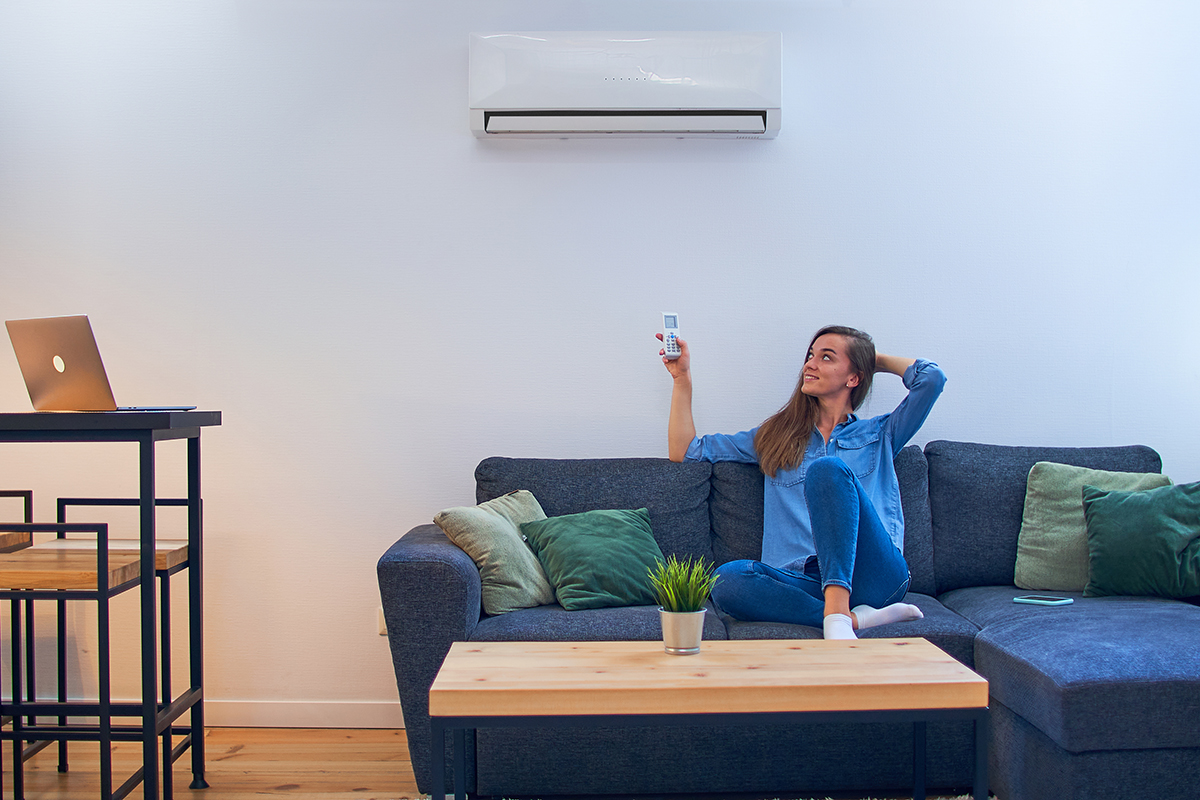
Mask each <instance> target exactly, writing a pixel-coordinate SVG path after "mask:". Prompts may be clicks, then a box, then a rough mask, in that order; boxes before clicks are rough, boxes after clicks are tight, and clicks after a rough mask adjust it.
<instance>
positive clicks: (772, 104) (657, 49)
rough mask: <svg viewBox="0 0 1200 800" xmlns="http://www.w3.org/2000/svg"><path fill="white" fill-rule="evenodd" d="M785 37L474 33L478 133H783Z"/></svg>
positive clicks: (472, 79) (756, 136)
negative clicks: (781, 114) (781, 128)
mask: <svg viewBox="0 0 1200 800" xmlns="http://www.w3.org/2000/svg"><path fill="white" fill-rule="evenodd" d="M780 42H781V40H780V35H779V34H778V33H711V32H693V31H688V32H677V33H611V32H570V33H563V32H559V33H538V32H528V33H472V34H471V53H470V58H471V64H470V109H471V130H472V131H473V132H474V133H475V135H476V136H478V137H480V138H487V137H509V138H539V137H540V138H563V137H580V136H584V137H601V136H671V137H685V136H704V137H717V138H720V137H725V138H739V139H741V138H747V139H771V138H774V137H775V136H776V135H777V134H778V133H779V113H780V94H781V91H780V73H781V68H780V50H781V46H780Z"/></svg>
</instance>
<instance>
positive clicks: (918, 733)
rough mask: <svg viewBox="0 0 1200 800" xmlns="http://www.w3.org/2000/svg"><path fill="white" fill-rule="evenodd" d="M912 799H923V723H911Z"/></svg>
mask: <svg viewBox="0 0 1200 800" xmlns="http://www.w3.org/2000/svg"><path fill="white" fill-rule="evenodd" d="M913 800H925V723H924V722H914V723H913Z"/></svg>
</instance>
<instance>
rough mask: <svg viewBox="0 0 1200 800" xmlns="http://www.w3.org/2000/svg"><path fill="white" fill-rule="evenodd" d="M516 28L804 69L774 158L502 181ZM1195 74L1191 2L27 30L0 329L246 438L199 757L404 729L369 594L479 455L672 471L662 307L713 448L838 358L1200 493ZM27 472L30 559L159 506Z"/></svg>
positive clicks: (254, 12)
mask: <svg viewBox="0 0 1200 800" xmlns="http://www.w3.org/2000/svg"><path fill="white" fill-rule="evenodd" d="M489 29H490V30H522V29H524V30H530V29H534V30H536V29H542V30H573V29H595V30H621V29H627V30H638V29H642V30H663V29H666V30H671V29H674V30H688V29H693V30H696V29H700V30H703V29H714V30H733V29H744V30H780V31H782V32H783V41H784V50H785V52H784V71H785V75H784V87H785V88H784V112H783V130H782V133H781V134H780V136H779V138H778V139H777V140H775V141H766V142H756V141H700V140H685V141H676V140H667V141H652V140H644V141H589V140H572V141H538V142H479V141H477V140H475V139H474V138H473V137H472V136H471V134H470V132H469V130H468V125H467V112H466V76H467V51H466V45H467V33H468V32H470V31H473V30H489ZM1198 40H1200V8H1198V7H1197V6H1196V5H1195V4H1194V3H1191V2H1188V1H1187V0H1179V2H1140V1H1138V0H1124V1H1123V2H1117V1H1115V0H1110V2H1099V1H1098V2H1087V3H1084V2H1080V1H1079V0H1004V1H1003V2H1000V1H999V0H996V1H994V2H974V3H960V2H951V1H950V0H945V1H943V2H936V1H935V0H888V1H887V2H884V1H882V0H880V2H846V3H841V2H816V1H815V0H814V1H812V2H803V1H802V0H773V1H768V0H762V1H761V2H758V1H755V0H742V1H740V2H739V1H737V0H724V1H723V2H716V1H715V0H714V1H711V2H706V1H703V0H695V1H692V2H685V1H684V0H613V1H612V2H598V1H589V2H584V1H582V0H580V1H575V2H571V1H568V0H504V1H503V2H501V1H500V0H488V1H487V2H483V1H476V2H464V1H462V0H455V1H453V2H450V1H447V2H422V3H417V2H403V1H402V0H394V1H393V2H384V1H383V0H376V1H369V0H337V1H336V2H334V1H333V0H329V1H328V2H282V0H280V1H278V2H270V1H269V0H243V1H241V2H217V1H216V0H210V1H208V2H180V3H159V2H152V1H151V0H145V1H144V2H119V1H117V0H111V1H110V2H106V3H102V4H101V3H91V2H82V1H81V2H54V1H53V0H50V1H48V2H42V1H40V0H39V1H38V2H33V1H31V2H11V1H10V0H0V277H2V281H0V287H2V288H0V313H2V314H3V316H4V318H6V319H10V318H17V317H27V316H41V315H56V314H68V313H87V314H89V315H90V316H91V319H92V323H93V326H94V328H95V330H96V333H97V337H98V339H99V341H100V345H101V348H102V350H103V352H104V353H105V356H106V358H107V362H106V363H107V366H108V370H109V375H110V378H111V379H112V382H113V384H114V386H115V389H116V392H117V399H118V401H119V402H122V403H134V402H139V403H154V402H181V401H182V402H193V403H198V404H200V405H201V406H202V407H205V408H216V409H220V410H222V411H223V412H224V414H225V424H224V425H223V426H222V427H221V428H219V429H216V430H210V431H208V432H206V433H205V436H204V456H205V487H204V488H205V496H206V503H207V505H206V522H207V528H206V532H207V537H208V538H207V542H208V550H207V553H208V559H207V567H208V572H207V581H206V587H207V614H208V629H207V643H208V664H209V671H208V686H207V696H208V698H209V701H210V703H211V705H210V717H211V719H212V721H213V722H216V723H218V724H222V723H226V724H233V723H237V724H248V723H249V724H331V725H339V724H345V725H371V724H379V725H384V724H392V723H395V722H396V721H397V720H398V719H399V717H398V714H397V713H396V708H395V702H394V701H395V697H396V687H395V683H394V679H393V675H392V672H391V664H390V660H389V656H388V653H387V648H386V640H385V639H383V638H381V637H379V636H378V635H376V631H375V626H376V608H377V607H378V605H379V598H378V591H377V588H376V583H375V575H374V567H375V561H376V559H377V558H378V556H379V555H380V554H381V553H382V552H383V551H384V550H385V549H386V548H387V547H388V546H389V545H390V544H391V543H392V542H393V541H394V540H395V539H396V538H397V537H398V536H400V535H401V534H402V533H403V532H404V531H406V530H408V529H409V528H410V527H412V526H414V525H417V524H421V523H425V522H427V521H429V520H430V519H431V517H432V516H433V514H434V513H435V512H436V511H438V510H439V509H441V508H443V507H445V506H450V505H458V504H466V503H471V502H473V482H472V469H473V467H474V465H475V464H476V463H477V462H478V461H479V460H480V459H482V458H484V457H486V456H489V455H497V454H500V455H513V456H554V457H583V456H658V455H662V454H663V453H664V449H665V444H664V440H665V424H666V411H667V401H668V397H669V390H670V386H669V381H668V379H667V377H666V375H665V373H664V372H663V370H662V367H661V365H660V364H659V363H658V359H657V357H656V352H657V343H656V342H655V341H654V340H653V339H652V336H653V334H654V332H655V331H656V330H657V325H658V322H659V319H658V313H659V312H660V311H661V310H663V309H664V308H673V309H676V310H678V311H679V312H680V314H681V316H682V323H683V326H684V334H685V336H686V338H688V339H689V340H690V342H691V344H692V346H693V348H694V351H695V376H696V413H697V418H698V422H699V425H700V426H701V428H703V429H704V430H728V431H732V430H737V429H741V428H745V427H749V426H751V425H754V424H756V423H757V422H758V421H760V420H761V419H762V418H763V417H765V416H766V415H768V414H769V413H771V412H772V411H773V410H775V408H777V407H778V406H779V405H780V404H781V403H782V402H783V401H784V400H785V399H786V397H787V395H788V394H789V392H790V389H791V386H792V384H793V381H794V379H795V374H796V372H797V371H798V369H799V365H800V360H801V356H802V350H803V348H804V346H805V345H806V343H807V337H808V336H809V335H810V334H811V332H812V331H813V330H815V329H816V328H817V327H818V326H820V325H822V324H825V323H830V322H838V323H844V324H851V325H855V326H858V327H862V328H864V329H866V330H868V331H871V332H872V333H873V334H874V335H875V337H876V340H877V342H878V344H879V347H880V349H881V350H883V351H885V352H895V353H898V354H901V355H909V356H915V355H921V356H925V357H929V358H933V359H935V360H937V361H938V362H940V363H941V364H942V366H943V367H944V368H945V369H946V371H947V372H948V373H949V376H950V382H949V384H948V386H947V390H946V393H945V395H944V396H943V398H942V400H941V401H939V404H938V406H937V408H936V409H935V410H934V412H933V415H932V417H931V418H930V420H929V422H928V423H927V424H926V426H925V428H924V429H923V430H922V432H921V434H920V440H919V441H920V442H924V441H927V440H929V439H933V438H952V439H964V440H973V441H982V442H998V443H1014V444H1016V443H1021V444H1046V445H1104V444H1126V443H1133V442H1142V443H1146V444H1149V445H1151V446H1153V447H1155V448H1157V449H1158V450H1159V452H1161V453H1162V455H1163V459H1164V465H1165V470H1166V471H1167V472H1168V473H1169V474H1170V475H1172V476H1173V477H1174V478H1175V479H1176V480H1177V481H1181V482H1182V481H1194V480H1197V479H1200V447H1198V445H1200V441H1198V438H1200V437H1198V435H1197V433H1196V427H1195V425H1194V424H1193V420H1194V418H1195V415H1196V411H1197V403H1198V401H1197V397H1198V396H1200V369H1198V368H1197V366H1196V357H1195V350H1196V343H1197V342H1198V341H1200V322H1198V321H1197V320H1198V318H1200V317H1198V315H1197V314H1196V311H1195V309H1196V304H1197V300H1198V299H1200V278H1198V275H1200V270H1198V268H1197V267H1198V266H1200V225H1198V224H1197V222H1198V220H1200V155H1198V153H1200V150H1198V149H1197V147H1196V142H1197V141H1198V140H1200V82H1198V81H1197V80H1196V76H1197V75H1200V49H1198V48H1197V47H1196V45H1195V43H1196V42H1197V41H1198ZM568 326H569V328H568ZM568 331H569V333H570V336H569V338H567V340H566V341H564V333H566V332H568ZM898 389H899V386H898V381H895V380H881V381H880V383H879V385H878V388H877V390H876V395H875V397H874V399H873V401H872V403H871V406H870V410H873V411H875V412H876V413H878V412H882V411H884V410H887V409H888V408H890V406H891V405H892V404H894V403H895V402H896V400H897V398H898V397H899V393H898ZM28 408H29V403H28V399H27V396H26V395H25V391H24V386H23V384H22V382H21V378H20V374H19V372H18V370H17V366H16V362H15V359H13V358H12V357H11V356H9V357H0V409H4V410H12V411H20V410H26V409H28ZM165 452H166V453H169V452H170V451H169V450H168V451H165ZM3 454H4V455H3V456H2V457H0V486H4V487H24V486H30V487H32V488H34V489H35V490H36V491H37V492H38V496H39V506H38V514H39V517H41V518H43V519H48V518H50V517H51V516H52V514H53V502H52V498H53V497H55V496H57V495H60V494H74V493H99V492H105V491H113V492H126V493H128V492H132V491H133V490H134V483H133V469H132V467H133V464H134V461H133V455H132V452H131V451H129V450H127V449H126V450H121V449H120V448H119V447H113V448H110V449H108V450H105V449H103V448H92V449H88V448H84V447H82V446H60V447H56V448H51V447H32V446H30V447H17V446H11V445H10V446H5V448H4V449H3ZM109 465H112V466H111V467H110V466H109ZM164 469H165V468H164ZM179 480H180V479H179V471H178V470H177V469H173V470H166V471H164V476H163V481H164V483H166V484H167V485H168V487H169V486H178V485H179ZM127 527H128V528H129V532H130V533H132V525H129V526H127ZM164 527H168V526H166V525H165V524H164ZM130 605H131V606H132V605H134V604H133V603H132V602H130ZM77 628H78V630H77V633H78V635H79V636H80V637H81V639H80V641H81V645H80V646H81V647H84V648H86V645H87V632H86V628H85V626H84V625H83V621H82V618H80V620H79V624H78V625H77ZM123 630H126V631H127V632H128V631H132V621H131V618H129V617H127V618H126V623H125V628H124V629H123ZM77 655H78V658H80V659H81V666H80V669H84V668H85V667H86V662H87V658H89V657H90V656H88V654H87V653H82V654H77ZM133 655H134V654H132V653H126V654H125V657H124V658H125V660H124V661H123V662H122V664H123V667H122V670H121V673H122V689H121V690H122V691H124V692H126V693H127V694H129V695H134V694H136V692H137V682H136V680H135V679H134V675H133V666H132V665H133V664H135V663H136V662H135V661H134V658H133ZM84 671H86V670H84ZM317 701H320V702H317Z"/></svg>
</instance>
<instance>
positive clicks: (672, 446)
mask: <svg viewBox="0 0 1200 800" xmlns="http://www.w3.org/2000/svg"><path fill="white" fill-rule="evenodd" d="M659 338H660V339H661V338H662V335H661V334H659ZM679 346H680V350H681V351H682V352H681V354H680V356H679V358H678V359H676V360H674V361H671V360H668V359H667V358H666V357H665V355H664V358H663V363H664V364H665V365H666V367H667V371H668V372H669V373H670V374H671V377H672V378H673V379H674V382H675V385H674V389H673V390H672V393H671V416H670V422H669V423H668V430H667V435H668V440H669V450H670V458H671V460H672V461H740V462H744V463H750V464H758V465H759V467H760V468H761V469H762V471H763V474H764V475H765V476H766V478H765V481H766V482H765V484H764V508H763V512H764V513H763V545H762V561H731V562H729V563H728V564H723V565H721V566H720V567H718V568H717V574H718V575H719V576H720V577H719V580H718V581H717V584H716V586H715V587H714V588H713V601H714V602H715V603H716V604H717V606H718V607H719V608H720V609H721V610H722V611H723V612H724V613H726V614H728V615H730V616H732V617H734V618H736V619H741V620H762V621H769V622H791V623H799V624H802V625H813V626H816V627H822V628H823V629H824V632H825V638H826V639H854V638H857V637H856V635H855V633H854V631H855V630H861V629H864V628H870V627H874V626H876V625H883V624H887V623H890V622H901V621H905V620H911V619H919V618H920V617H921V616H922V615H921V611H920V609H918V608H917V607H916V606H914V605H909V604H907V603H904V602H901V601H902V600H903V599H904V595H905V593H906V592H907V591H908V583H909V577H910V576H909V572H908V564H907V563H906V562H905V560H904V555H903V549H904V515H903V513H902V512H901V509H900V484H899V481H898V479H897V478H896V470H895V467H894V466H893V465H892V459H893V457H894V456H895V454H896V453H897V452H898V451H899V450H900V448H902V447H903V446H904V445H905V443H906V442H908V440H909V439H911V438H912V436H913V435H914V434H915V433H916V432H917V430H918V429H919V428H920V427H921V425H922V423H924V422H925V418H926V417H927V416H929V411H930V409H931V408H932V407H933V403H934V401H935V400H937V398H938V395H940V394H941V392H942V386H943V385H944V384H945V382H946V376H945V374H944V373H943V372H942V371H941V369H940V368H939V367H938V366H937V364H934V363H933V362H932V361H924V360H919V359H906V358H898V357H896V356H887V355H883V354H882V353H878V354H877V353H876V352H875V344H874V342H873V341H872V340H871V337H870V336H868V335H867V334H865V333H863V332H862V331H857V330H855V329H853V328H845V327H841V326H829V327H826V328H822V329H821V330H819V331H817V334H816V335H815V336H814V337H813V339H812V342H811V343H810V344H809V347H808V355H807V356H806V360H805V362H804V368H803V370H802V371H801V373H800V380H799V382H798V383H797V385H796V390H795V392H794V393H793V394H792V398H791V400H789V401H788V403H787V405H785V406H784V407H783V408H782V409H780V410H779V412H778V413H776V414H775V415H774V416H773V417H771V418H770V419H768V420H767V421H766V422H764V423H763V424H762V425H760V426H759V427H757V428H755V429H753V430H749V431H744V432H742V433H737V434H733V435H731V436H730V435H725V434H713V435H707V436H699V437H698V436H696V426H695V423H694V422H693V421H692V375H691V352H690V351H689V349H688V346H687V343H686V342H684V341H683V340H682V339H681V340H679ZM876 372H890V373H892V374H894V375H899V376H901V378H902V379H903V381H904V386H905V387H906V388H907V389H908V395H907V396H906V397H905V398H904V400H902V401H901V402H900V405H898V406H897V407H896V410H895V411H893V412H891V413H890V414H884V415H882V416H878V417H872V418H871V419H859V418H858V417H857V416H855V414H854V411H855V410H856V409H857V408H858V407H859V406H860V405H862V402H863V400H865V399H866V396H867V392H868V391H870V388H871V381H872V378H873V376H874V373H876Z"/></svg>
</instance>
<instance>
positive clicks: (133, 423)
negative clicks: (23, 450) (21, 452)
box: [0, 411, 221, 433]
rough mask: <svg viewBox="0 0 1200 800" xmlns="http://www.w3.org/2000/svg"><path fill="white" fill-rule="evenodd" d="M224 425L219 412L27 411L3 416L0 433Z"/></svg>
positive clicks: (157, 428) (0, 418)
mask: <svg viewBox="0 0 1200 800" xmlns="http://www.w3.org/2000/svg"><path fill="white" fill-rule="evenodd" d="M220 424H221V412H220V411H28V412H20V413H0V433H7V432H27V431H36V432H41V433H50V432H64V431H130V430H173V429H186V428H198V427H200V428H202V427H208V426H211V425H220Z"/></svg>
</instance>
